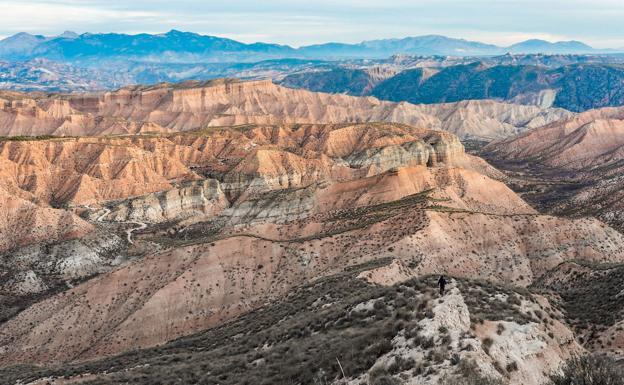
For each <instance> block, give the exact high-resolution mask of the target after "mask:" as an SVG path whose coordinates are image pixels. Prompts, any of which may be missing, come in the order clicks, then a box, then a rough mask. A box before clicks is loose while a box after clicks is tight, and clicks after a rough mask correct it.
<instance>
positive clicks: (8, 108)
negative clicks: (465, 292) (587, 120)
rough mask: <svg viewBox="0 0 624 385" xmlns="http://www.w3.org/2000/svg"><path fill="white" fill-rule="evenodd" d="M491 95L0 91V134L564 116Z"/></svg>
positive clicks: (210, 89) (514, 127) (484, 134)
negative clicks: (399, 99) (460, 98)
mask: <svg viewBox="0 0 624 385" xmlns="http://www.w3.org/2000/svg"><path fill="white" fill-rule="evenodd" d="M570 115H571V113H569V112H567V111H565V110H558V109H548V110H542V109H540V108H538V107H533V106H520V105H514V104H505V103H498V102H492V101H467V102H458V103H450V104H441V105H413V104H409V103H405V102H403V103H392V102H384V101H380V100H377V99H375V98H372V97H352V96H346V95H338V94H323V93H315V92H309V91H304V90H293V89H289V88H284V87H280V86H277V85H275V84H273V83H272V82H271V81H269V80H265V81H249V82H239V81H234V80H214V81H210V82H204V83H198V82H186V83H180V84H173V85H171V84H161V85H157V86H150V87H146V86H134V87H127V88H123V89H120V90H118V91H114V92H105V93H93V94H70V95H54V96H53V97H50V96H45V95H41V94H20V93H15V92H13V93H5V94H4V95H0V135H4V136H20V135H56V136H76V135H91V136H93V135H110V134H136V133H144V132H169V131H189V130H196V129H200V128H205V127H209V126H229V125H240V124H249V123H254V124H284V123H343V122H344V123H357V122H382V121H383V122H396V123H406V124H410V125H414V126H417V127H426V128H429V129H435V130H446V131H449V132H453V133H456V134H457V135H459V136H460V137H461V138H480V139H488V140H489V139H492V138H501V137H505V136H508V135H511V134H515V133H518V132H520V131H523V130H525V129H527V128H532V127H536V126H538V125H543V124H545V123H549V122H551V121H553V120H556V119H558V118H561V117H566V116H570Z"/></svg>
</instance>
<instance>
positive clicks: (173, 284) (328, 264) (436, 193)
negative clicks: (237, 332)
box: [0, 123, 624, 378]
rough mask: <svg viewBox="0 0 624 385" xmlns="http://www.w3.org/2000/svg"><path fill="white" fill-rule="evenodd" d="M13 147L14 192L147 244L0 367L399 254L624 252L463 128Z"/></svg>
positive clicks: (528, 256)
mask: <svg viewBox="0 0 624 385" xmlns="http://www.w3.org/2000/svg"><path fill="white" fill-rule="evenodd" d="M0 154H2V158H0V159H3V162H6V164H9V165H11V167H8V168H6V169H7V170H9V171H8V174H7V176H6V177H4V178H3V183H5V184H6V186H8V187H7V188H9V187H10V188H12V189H14V190H15V191H16V192H17V193H19V194H20V195H22V196H24V197H25V198H24V199H32V200H36V201H38V202H41V204H42V205H44V204H55V205H62V206H63V207H66V209H67V210H68V211H72V212H76V213H80V214H81V215H82V216H83V218H87V219H89V220H91V221H92V225H94V226H97V227H98V228H100V229H103V231H104V230H106V231H113V232H114V231H126V230H127V229H128V222H131V224H133V226H137V225H140V226H139V227H137V229H138V230H136V231H134V232H132V229H134V227H132V228H130V232H129V233H127V240H128V242H127V246H128V247H130V248H131V249H133V250H140V249H141V248H142V250H144V252H143V254H141V255H142V256H143V257H142V258H134V259H131V260H130V261H127V262H125V263H121V264H120V265H119V266H118V267H115V268H113V269H112V270H111V269H110V268H109V269H103V270H102V271H101V274H99V275H97V276H96V277H94V278H91V279H89V280H86V281H84V282H82V283H79V284H77V285H75V286H74V287H73V288H70V289H67V290H65V291H63V292H61V293H59V294H54V293H49V294H48V296H47V298H42V299H41V300H39V301H36V303H34V304H33V305H31V306H29V307H28V308H26V309H24V310H22V311H20V312H19V313H18V314H16V315H14V316H12V317H10V318H9V319H8V320H7V321H6V322H4V323H2V324H0V363H1V364H2V365H10V364H16V363H33V364H46V363H59V362H69V361H77V360H78V361H79V360H84V359H92V358H98V357H102V356H108V355H112V354H116V353H121V352H124V351H127V350H129V349H135V348H141V347H150V346H154V345H158V344H161V343H164V342H167V341H170V340H172V339H175V338H178V337H181V336H185V335H189V334H191V333H194V332H198V331H202V330H205V329H207V328H212V327H216V326H218V325H222V324H223V323H224V322H225V321H228V320H231V319H233V318H236V317H237V316H239V315H241V314H244V313H246V312H249V311H252V310H254V309H257V308H259V307H260V306H263V305H264V304H265V303H267V301H271V300H277V299H281V298H284V296H285V295H287V294H288V292H289V291H290V290H292V289H293V288H296V287H298V286H300V285H302V284H305V283H307V282H311V281H314V280H316V279H318V278H320V277H324V276H327V275H330V274H334V273H336V272H340V271H342V270H343V269H345V268H346V267H348V266H353V265H357V264H361V263H366V262H371V261H375V260H378V259H380V258H385V257H390V258H394V259H395V260H396V263H397V264H398V266H399V267H400V268H399V270H400V271H402V272H403V273H404V274H405V275H404V276H405V277H406V278H407V277H410V276H415V275H423V274H432V273H433V274H435V273H441V272H444V273H446V274H451V275H456V276H467V277H472V278H481V279H488V280H491V281H496V282H501V283H506V284H514V285H518V286H526V285H529V284H531V283H532V282H534V281H535V280H536V279H538V278H539V277H542V276H543V275H544V274H545V273H547V272H548V271H549V270H551V269H553V268H556V267H557V266H559V265H560V264H561V263H562V262H565V261H568V260H572V259H578V260H585V261H591V262H596V263H605V262H620V261H622V260H624V236H623V235H622V234H620V233H618V232H616V231H615V230H613V229H611V228H609V227H607V226H605V225H604V224H602V223H601V222H599V221H597V220H594V219H582V220H569V219H565V218H557V217H551V216H545V215H540V214H539V213H537V212H536V211H535V210H534V209H533V208H531V207H530V206H529V205H528V204H526V203H525V202H524V201H523V200H522V199H521V198H520V197H518V196H517V195H516V194H515V193H514V192H513V191H512V190H510V189H509V188H508V187H507V186H505V185H504V184H503V183H501V182H498V181H495V180H493V179H491V178H490V177H488V176H487V175H489V174H492V175H494V174H496V170H493V169H492V168H491V167H490V166H488V165H487V164H485V163H484V162H483V161H482V160H481V159H479V158H476V157H473V156H470V155H467V154H465V152H464V148H463V146H462V145H461V143H460V142H459V140H458V138H457V137H456V136H454V135H452V134H449V133H447V132H438V131H430V130H425V129H417V128H413V127H410V126H406V125H400V124H383V123H365V124H339V125H318V124H291V125H248V126H238V127H232V128H211V129H206V130H201V131H194V132H184V133H172V134H158V135H139V136H122V137H113V138H110V137H104V138H102V137H99V138H80V139H73V138H64V139H53V140H45V139H44V140H33V141H5V142H2V147H0ZM57 168H58V169H57ZM486 174H487V175H486ZM63 175H68V176H72V178H75V179H76V180H78V181H80V183H79V186H80V188H76V189H68V188H67V187H65V186H66V183H67V182H66V180H67V179H68V177H63ZM158 183H160V184H158ZM107 186H108V187H107ZM68 190H69V191H71V193H67V191H68ZM46 255H47V254H45V253H44V254H40V258H45V257H46ZM102 263H103V262H102ZM375 276H381V277H383V272H382V273H379V274H376V275H375ZM371 277H372V278H370V279H375V278H374V277H373V276H371ZM25 279H27V277H26V278H25ZM457 299H458V300H459V298H457ZM553 362H554V361H553ZM536 378H537V377H536Z"/></svg>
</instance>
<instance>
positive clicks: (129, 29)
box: [0, 0, 624, 48]
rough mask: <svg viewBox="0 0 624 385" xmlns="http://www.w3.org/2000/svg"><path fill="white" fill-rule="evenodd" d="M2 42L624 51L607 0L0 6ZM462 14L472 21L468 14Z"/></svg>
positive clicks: (185, 0)
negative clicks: (438, 39) (213, 41)
mask: <svg viewBox="0 0 624 385" xmlns="http://www.w3.org/2000/svg"><path fill="white" fill-rule="evenodd" d="M0 5H2V9H3V13H2V15H1V16H0V20H1V21H2V25H1V26H0V37H2V38H5V37H7V36H10V35H13V34H15V33H18V32H28V33H33V34H42V35H57V34H60V33H62V32H63V31H65V30H71V31H75V32H77V33H84V32H91V33H107V32H115V33H128V34H137V33H163V32H166V31H169V30H171V29H177V30H181V31H189V32H195V33H200V34H203V35H214V36H220V37H227V38H231V39H234V40H238V41H242V42H246V43H253V42H259V41H261V42H270V43H278V44H287V45H290V46H293V47H299V46H302V45H310V44H317V43H325V42H330V41H332V42H334V41H335V42H343V43H357V42H361V41H364V40H375V39H387V38H404V37H408V36H421V35H444V36H448V37H452V38H461V39H466V40H472V41H479V42H483V43H489V44H495V45H499V46H509V45H511V44H514V43H517V42H520V41H524V40H527V39H542V40H547V41H552V42H554V41H567V40H579V41H582V42H584V43H587V44H589V45H591V46H593V47H595V48H622V47H624V36H623V35H622V34H621V33H620V32H619V30H620V28H619V25H618V23H619V19H620V18H619V16H624V2H621V1H614V0H600V1H586V0H571V1H570V0H569V1H563V0H555V1H549V2H548V3H544V2H540V1H537V0H525V1H517V0H503V1H500V0H499V1H491V0H476V1H466V0H440V1H436V2H433V3H432V2H429V1H428V2H424V1H408V0H387V1H385V2H378V1H372V0H360V1H356V0H342V1H329V0H316V1H308V0H305V1H299V2H297V3H296V4H293V3H292V2H288V1H285V0H267V1H264V2H263V3H262V4H257V3H254V2H252V1H250V0H243V1H231V2H230V3H228V4H203V3H202V2H198V1H193V0H181V1H178V2H176V3H175V4H173V3H172V2H170V1H163V0H150V1H147V0H138V1H133V2H132V3H131V4H127V3H124V2H122V1H102V0H83V1H77V0H22V1H15V0H7V1H0ZM466 15H474V16H473V17H470V18H467V17H466Z"/></svg>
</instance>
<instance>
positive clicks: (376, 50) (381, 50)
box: [0, 30, 616, 66]
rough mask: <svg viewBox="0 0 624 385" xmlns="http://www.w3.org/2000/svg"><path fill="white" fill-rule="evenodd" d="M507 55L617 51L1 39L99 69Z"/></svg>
mask: <svg viewBox="0 0 624 385" xmlns="http://www.w3.org/2000/svg"><path fill="white" fill-rule="evenodd" d="M507 52H510V53H545V54H562V53H566V54H584V53H608V52H616V51H615V50H597V49H594V48H592V47H590V46H588V45H586V44H584V43H581V42H578V41H566V42H555V43H551V42H547V41H544V40H527V41H524V42H521V43H518V44H514V45H512V46H509V47H499V46H496V45H491V44H484V43H479V42H474V41H468V40H464V39H453V38H448V37H445V36H437V35H428V36H418V37H407V38H404V39H383V40H371V41H364V42H361V43H358V44H345V43H333V42H332V43H326V44H317V45H310V46H304V47H300V48H293V47H290V46H286V45H279V44H268V43H253V44H245V43H241V42H238V41H235V40H232V39H227V38H222V37H215V36H205V35H199V34H196V33H191V32H180V31H176V30H172V31H169V32H167V33H164V34H155V35H151V34H138V35H126V34H117V33H101V34H92V33H84V34H81V35H78V34H76V33H74V32H65V33H63V34H61V35H59V36H52V37H46V36H41V35H31V34H28V33H24V32H22V33H18V34H16V35H13V36H11V37H8V38H6V39H4V40H2V41H0V59H4V60H9V61H15V60H21V61H24V60H31V59H35V58H44V59H49V60H55V61H61V62H71V63H82V64H87V65H94V66H98V65H103V64H105V63H109V62H110V61H119V60H123V61H128V60H131V61H140V62H153V63H198V62H255V61H260V60H268V59H283V58H299V59H322V60H336V59H357V58H369V59H379V58H386V57H389V56H391V55H394V54H408V55H444V56H489V55H500V54H504V53H507Z"/></svg>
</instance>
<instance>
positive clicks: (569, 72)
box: [280, 58, 624, 111]
mask: <svg viewBox="0 0 624 385" xmlns="http://www.w3.org/2000/svg"><path fill="white" fill-rule="evenodd" d="M500 59H504V58H500ZM488 60H489V59H488ZM499 63H500V64H498V63H494V64H490V63H488V61H475V62H473V63H470V64H458V65H450V66H447V67H443V68H442V67H440V68H432V67H429V68H412V69H408V70H405V71H401V72H399V73H398V74H396V75H393V76H389V77H387V78H386V79H379V78H377V77H376V76H375V74H374V73H372V71H371V70H370V69H366V68H340V67H338V68H334V69H332V70H329V71H314V72H300V73H294V74H291V75H288V76H286V77H284V79H282V80H280V83H281V84H282V85H284V86H287V87H291V88H305V89H308V90H311V91H320V92H329V93H341V94H342V93H344V94H349V95H358V96H365V95H371V96H375V97H377V98H379V99H382V100H390V101H395V102H401V101H407V102H410V103H414V104H420V103H425V104H430V103H445V102H456V101H460V100H475V99H477V100H479V99H495V100H501V101H507V102H513V103H520V104H530V105H538V106H541V107H552V106H554V107H561V108H565V109H568V110H570V111H585V110H589V109H593V108H601V107H612V106H621V105H624V89H623V88H622V84H624V65H622V64H621V63H617V62H614V63H599V62H598V63H591V62H590V63H573V64H565V65H562V66H556V67H550V68H549V67H546V66H544V65H527V64H509V63H506V62H505V61H504V60H499Z"/></svg>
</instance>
